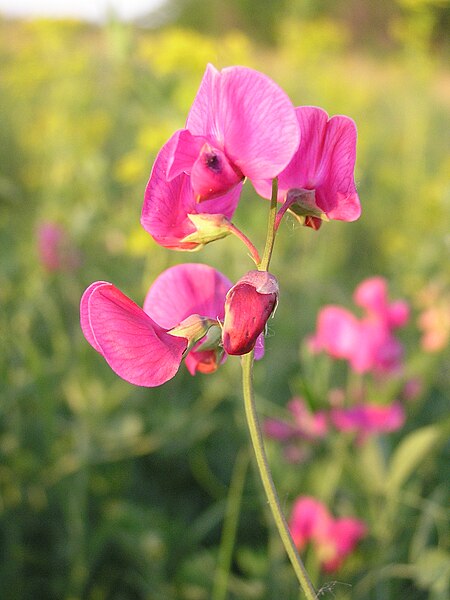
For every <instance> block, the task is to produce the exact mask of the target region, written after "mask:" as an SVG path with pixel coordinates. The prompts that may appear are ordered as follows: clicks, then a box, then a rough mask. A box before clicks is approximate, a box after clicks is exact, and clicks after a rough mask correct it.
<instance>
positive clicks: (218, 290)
mask: <svg viewBox="0 0 450 600" xmlns="http://www.w3.org/2000/svg"><path fill="white" fill-rule="evenodd" d="M231 287H232V283H231V281H230V280H229V279H228V278H227V277H225V276H224V275H222V273H219V271H217V270H216V269H213V268H212V267H210V266H208V265H203V264H200V263H185V264H182V265H176V266H174V267H171V268H170V269H167V270H166V271H164V272H163V273H161V275H159V277H157V278H156V279H155V281H154V282H153V284H152V286H151V287H150V289H149V291H148V293H147V297H146V298H145V302H144V311H145V312H146V313H147V314H148V315H149V316H150V317H151V318H152V319H154V320H155V321H157V322H158V323H159V324H160V325H161V326H163V327H165V328H167V329H171V328H172V327H175V326H176V325H178V323H180V322H181V321H183V319H185V318H186V317H188V316H190V315H193V314H198V315H201V316H202V317H210V318H211V319H220V320H223V318H224V304H225V296H226V294H227V292H228V290H229V289H230V288H231Z"/></svg>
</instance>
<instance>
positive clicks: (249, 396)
mask: <svg viewBox="0 0 450 600" xmlns="http://www.w3.org/2000/svg"><path fill="white" fill-rule="evenodd" d="M277 195H278V183H277V179H276V178H275V179H274V180H273V181H272V196H271V200H270V209H269V219H268V225H267V238H266V244H265V247H264V252H263V257H262V260H261V262H260V263H259V265H258V269H259V270H260V271H267V269H268V268H269V264H270V259H271V257H272V251H273V246H274V243H275V236H276V214H277ZM253 362H254V350H252V351H251V352H249V353H248V354H245V355H244V356H243V357H242V390H243V395H244V406H245V416H246V419H247V425H248V429H249V433H250V439H251V441H252V445H253V450H254V452H255V457H256V463H257V465H258V470H259V474H260V477H261V481H262V484H263V487H264V491H265V493H266V497H267V501H268V503H269V506H270V510H271V512H272V516H273V519H274V521H275V524H276V526H277V529H278V533H279V534H280V537H281V540H282V542H283V545H284V548H285V550H286V553H287V555H288V556H289V559H290V561H291V564H292V567H293V569H294V571H295V574H296V576H297V579H298V582H299V584H300V587H301V589H302V591H303V593H304V595H305V598H307V600H317V595H316V592H315V590H314V587H313V585H312V583H311V580H310V578H309V576H308V573H307V571H306V569H305V567H304V565H303V562H302V559H301V558H300V556H299V554H298V552H297V548H296V546H295V544H294V541H293V539H292V536H291V534H290V531H289V527H288V524H287V522H286V519H285V517H284V514H283V511H282V510H281V506H280V501H279V498H278V494H277V491H276V488H275V484H274V482H273V479H272V474H271V472H270V467H269V463H268V461H267V456H266V452H265V449H264V441H263V437H262V433H261V427H260V425H259V420H258V414H257V412H256V404H255V397H254V392H253Z"/></svg>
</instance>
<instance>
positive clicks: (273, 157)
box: [141, 65, 300, 250]
mask: <svg viewBox="0 0 450 600" xmlns="http://www.w3.org/2000/svg"><path fill="white" fill-rule="evenodd" d="M299 140H300V132H299V125H298V122H297V119H296V116H295V110H294V107H293V105H292V103H291V101H290V100H289V98H288V96H287V95H286V94H285V92H284V91H283V90H282V89H281V88H280V87H278V86H277V85H276V84H275V83H274V82H273V81H272V80H271V79H269V78H268V77H266V76H265V75H263V74H262V73H258V72H257V71H253V70H252V69H248V68H246V67H228V68H226V69H223V70H222V71H217V70H216V69H215V68H214V67H213V66H212V65H208V66H207V68H206V71H205V74H204V76H203V79H202V82H201V85H200V88H199V91H198V93H197V96H196V97H195V99H194V103H193V105H192V107H191V110H190V112H189V116H188V119H187V122H186V129H181V130H179V131H177V132H176V133H175V134H174V135H173V136H172V137H171V138H170V140H169V141H168V142H167V143H166V144H165V145H164V146H163V148H162V150H161V151H160V153H159V155H158V157H157V159H156V162H155V165H154V167H153V170H152V173H151V175H150V179H149V182H148V184H147V188H146V191H145V198H144V206H143V209H142V217H141V223H142V225H143V227H144V229H145V230H146V231H148V232H149V233H150V235H152V236H153V238H154V239H155V240H156V241H157V242H158V243H159V244H161V245H163V246H166V247H168V248H174V249H178V250H193V249H195V248H197V247H198V246H200V245H201V244H204V243H207V242H209V241H212V240H214V239H218V238H220V237H224V236H225V235H227V234H228V233H229V230H228V228H227V221H228V220H229V219H231V217H232V215H233V212H234V210H235V208H236V205H237V203H238V200H239V194H240V191H241V185H242V182H243V180H244V178H246V177H248V178H249V179H250V180H251V181H255V180H258V179H262V178H263V177H268V178H270V179H272V178H274V177H276V176H277V175H278V173H280V171H282V170H283V169H284V168H285V167H286V165H287V164H288V163H289V161H290V160H291V158H292V156H293V154H294V152H295V151H296V149H297V147H298V144H299ZM200 202H201V204H199V203H200Z"/></svg>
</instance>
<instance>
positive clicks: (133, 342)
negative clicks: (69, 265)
mask: <svg viewBox="0 0 450 600" xmlns="http://www.w3.org/2000/svg"><path fill="white" fill-rule="evenodd" d="M81 321H82V327H83V331H86V332H87V335H86V339H87V340H88V341H89V342H90V343H91V345H92V346H93V347H94V348H95V349H96V350H97V351H98V352H100V353H101V354H102V355H103V357H104V358H105V360H106V361H107V363H108V364H109V366H110V367H111V368H112V370H113V371H115V372H116V373H117V374H118V375H119V376H120V377H122V378H123V379H125V380H126V381H129V382H130V383H133V384H135V385H141V386H145V387H154V386H158V385H161V384H163V383H165V382H166V381H168V380H169V379H171V378H172V377H173V376H174V375H175V373H176V372H177V371H178V368H179V366H180V362H181V359H182V355H183V352H184V350H185V349H186V346H187V340H185V339H184V338H177V337H173V336H171V335H168V334H167V332H166V330H165V329H163V328H162V327H160V326H159V325H158V324H157V323H155V322H154V321H153V320H152V319H151V318H150V317H149V316H148V315H147V314H145V312H144V311H143V310H142V309H141V308H140V307H139V306H137V304H135V303H134V302H132V301H131V300H130V299H129V298H128V297H127V296H125V295H124V294H123V293H122V292H121V291H120V290H118V289H117V288H116V287H114V286H113V285H112V284H110V283H103V282H98V283H97V284H95V283H94V284H92V285H91V286H90V287H89V288H88V290H86V292H85V294H84V296H83V299H82V304H81Z"/></svg>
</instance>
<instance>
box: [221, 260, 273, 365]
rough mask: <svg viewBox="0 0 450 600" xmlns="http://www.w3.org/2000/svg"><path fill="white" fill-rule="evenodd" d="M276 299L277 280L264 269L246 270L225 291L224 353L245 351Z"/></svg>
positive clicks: (250, 344) (259, 332) (254, 340)
mask: <svg viewBox="0 0 450 600" xmlns="http://www.w3.org/2000/svg"><path fill="white" fill-rule="evenodd" d="M277 302H278V282H277V280H276V278H275V277H274V276H273V275H271V274H270V273H268V272H267V271H249V272H248V273H247V274H246V275H244V277H242V278H241V279H240V280H239V281H238V282H237V283H236V285H234V286H233V287H232V288H231V289H230V290H229V292H228V294H227V295H226V300H225V320H224V324H223V332H222V343H223V347H224V349H225V352H227V354H237V355H241V354H247V352H250V350H252V349H253V348H254V346H255V343H256V340H257V338H258V336H259V335H260V334H261V333H262V332H263V331H264V328H265V326H266V323H267V319H268V318H269V317H270V315H271V314H272V313H273V311H274V310H275V308H276V305H277Z"/></svg>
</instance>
